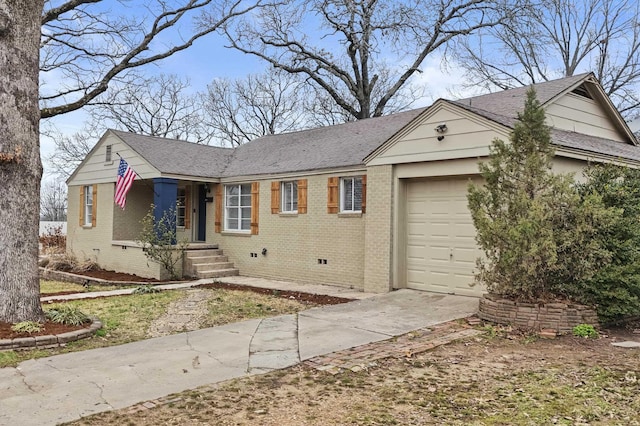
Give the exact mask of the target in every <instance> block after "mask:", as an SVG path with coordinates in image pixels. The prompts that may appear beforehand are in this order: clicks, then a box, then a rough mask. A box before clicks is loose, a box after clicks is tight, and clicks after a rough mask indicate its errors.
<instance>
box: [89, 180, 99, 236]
mask: <svg viewBox="0 0 640 426" xmlns="http://www.w3.org/2000/svg"><path fill="white" fill-rule="evenodd" d="M92 203H93V204H91V226H93V227H95V226H96V216H97V213H98V185H97V184H95V185H93V201H92Z"/></svg>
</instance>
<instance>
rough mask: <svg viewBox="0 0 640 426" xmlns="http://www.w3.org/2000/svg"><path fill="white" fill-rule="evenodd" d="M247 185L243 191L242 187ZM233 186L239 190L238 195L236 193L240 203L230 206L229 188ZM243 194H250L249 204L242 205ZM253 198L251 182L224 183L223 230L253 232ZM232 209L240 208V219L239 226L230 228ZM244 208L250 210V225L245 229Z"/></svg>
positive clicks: (238, 217) (243, 232)
mask: <svg viewBox="0 0 640 426" xmlns="http://www.w3.org/2000/svg"><path fill="white" fill-rule="evenodd" d="M243 186H244V187H246V188H245V189H246V192H243V191H242V187H243ZM232 187H237V188H238V190H239V193H238V195H236V196H237V197H238V205H237V206H229V205H228V204H227V201H228V196H229V194H228V191H229V188H232ZM243 195H248V196H249V197H248V199H249V204H248V205H244V206H243V205H242V196H243ZM252 200H253V196H252V192H251V184H250V183H238V184H227V185H224V205H223V208H224V227H223V232H231V233H242V234H249V233H251V212H252V207H253V206H252ZM230 209H237V210H238V216H237V221H238V227H237V228H230V227H229V211H230ZM243 209H248V210H249V218H248V219H249V225H248V228H247V229H243V228H242V219H243V218H242V211H243Z"/></svg>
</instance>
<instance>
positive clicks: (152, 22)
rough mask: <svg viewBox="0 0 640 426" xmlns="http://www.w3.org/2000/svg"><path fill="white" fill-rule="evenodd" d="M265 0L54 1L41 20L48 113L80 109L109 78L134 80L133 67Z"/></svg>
mask: <svg viewBox="0 0 640 426" xmlns="http://www.w3.org/2000/svg"><path fill="white" fill-rule="evenodd" d="M261 3H262V0H255V1H253V2H245V1H243V0H174V1H170V2H168V1H166V0H148V1H134V2H118V3H117V4H114V5H113V6H112V9H108V6H107V4H106V2H105V1H104V0H59V1H55V0H47V2H46V8H45V10H44V12H43V14H42V19H41V24H42V38H41V60H40V70H41V75H40V76H41V92H40V102H41V115H42V118H47V117H53V116H55V115H59V114H64V113H67V112H70V111H75V110H77V109H80V108H82V107H83V106H85V105H87V104H89V103H90V102H92V101H94V100H95V99H96V98H97V97H98V96H99V95H101V94H102V93H104V92H106V91H107V90H108V88H109V85H110V84H113V83H120V84H124V85H126V84H129V83H133V82H134V81H135V75H133V74H132V71H135V70H136V69H138V68H140V67H142V66H145V65H148V64H151V63H154V62H158V61H160V60H162V59H165V58H167V57H169V56H171V55H173V54H175V53H177V52H180V51H182V50H185V49H187V48H189V47H190V46H191V45H193V43H194V42H195V41H196V40H198V39H200V38H202V37H204V36H206V35H208V34H210V33H212V32H214V31H216V30H217V29H218V28H219V27H220V26H222V25H225V24H227V23H228V22H229V21H230V20H232V19H233V18H235V17H238V16H241V15H243V14H245V13H247V12H249V11H252V10H255V9H256V8H259V7H260V6H261V5H262V4H261ZM140 14H143V15H142V16H141V15H140ZM192 22H194V24H193V25H192ZM167 40H178V41H177V42H169V41H167Z"/></svg>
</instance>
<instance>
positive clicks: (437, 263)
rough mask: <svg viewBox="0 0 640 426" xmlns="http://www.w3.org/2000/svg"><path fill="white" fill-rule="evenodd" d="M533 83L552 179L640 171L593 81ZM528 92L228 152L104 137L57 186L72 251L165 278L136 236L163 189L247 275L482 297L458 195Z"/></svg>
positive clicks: (639, 155) (438, 105)
mask: <svg viewBox="0 0 640 426" xmlns="http://www.w3.org/2000/svg"><path fill="white" fill-rule="evenodd" d="M535 88H536V91H537V93H538V98H539V100H540V101H541V103H542V104H543V106H544V108H545V109H546V112H547V121H548V123H549V125H550V126H551V127H552V136H553V140H554V144H555V146H556V158H555V161H554V168H555V169H556V170H557V171H561V172H576V173H579V172H580V171H581V170H582V169H583V168H584V167H585V166H586V164H587V162H588V161H622V162H625V163H628V164H630V165H633V166H637V165H638V164H640V148H638V147H637V146H636V144H637V140H636V138H635V137H634V136H633V133H631V131H630V130H629V128H628V127H627V125H626V124H625V122H624V120H622V118H621V117H620V114H619V113H618V112H617V111H616V110H615V109H614V108H613V106H612V105H611V102H610V101H609V99H608V98H607V97H606V95H605V94H604V92H603V91H602V88H601V87H600V85H599V83H598V82H597V81H596V80H595V78H594V77H593V75H592V74H585V75H580V76H575V77H569V78H564V79H560V80H555V81H552V82H547V83H541V84H538V85H536V86H535ZM525 91H526V88H520V89H513V90H509V91H503V92H498V93H494V94H488V95H483V96H478V97H474V98H469V99H463V100H459V101H447V100H442V99H441V100H438V101H436V102H435V103H434V104H433V105H431V106H430V107H428V108H421V109H416V110H411V111H407V112H403V113H398V114H393V115H389V116H384V117H379V118H371V119H367V120H360V121H357V122H352V123H345V124H341V125H337V126H330V127H324V128H319V129H311V130H305V131H299V132H293V133H287V134H282V135H271V136H265V137H263V138H259V139H257V140H255V141H252V142H250V143H247V144H245V145H242V146H240V147H238V148H235V149H231V148H219V147H208V146H202V145H195V144H191V143H188V142H183V141H174V140H167V139H163V138H155V137H147V136H140V135H134V134H131V133H126V132H121V131H115V130H109V131H107V132H106V133H105V135H104V136H103V137H102V138H101V139H100V141H98V143H97V144H96V146H95V147H94V148H93V150H92V151H91V152H90V153H89V154H88V156H87V158H86V159H85V160H84V161H83V162H82V164H80V166H79V167H78V168H77V169H76V171H75V172H74V174H73V175H72V176H71V177H70V178H69V180H68V185H69V191H68V196H69V207H68V241H69V244H68V246H69V247H68V250H69V252H71V253H73V254H74V255H75V256H77V257H79V258H91V259H94V260H96V261H97V262H98V263H99V264H100V265H101V266H103V267H105V268H109V269H115V270H118V271H123V272H130V273H135V274H138V275H141V276H149V277H156V278H159V277H161V276H162V271H161V270H160V268H159V266H158V265H154V264H151V263H149V264H148V263H147V260H146V258H145V257H144V254H143V253H142V250H141V248H140V247H139V246H138V245H137V244H136V243H135V239H136V237H137V233H138V232H139V229H140V228H139V226H140V225H139V223H140V220H141V219H142V217H143V216H144V215H145V214H146V212H147V211H148V210H149V206H150V205H151V203H153V202H154V200H155V198H157V196H158V193H160V194H169V195H168V196H169V197H173V200H176V199H177V198H179V199H180V200H181V203H182V204H184V205H185V208H184V211H185V213H184V216H185V217H183V218H181V219H180V225H179V226H178V234H179V235H180V236H181V237H185V238H187V239H188V240H189V241H192V242H194V243H195V242H200V243H205V244H209V245H216V246H218V247H219V248H220V249H222V250H223V251H224V256H225V260H224V262H227V261H228V262H231V263H233V264H234V265H235V267H236V268H238V269H239V271H240V273H241V274H243V275H249V276H260V277H268V278H273V279H282V280H292V281H300V282H311V283H322V284H331V285H338V286H345V287H352V288H356V289H360V290H364V291H372V292H387V291H390V290H392V289H394V288H406V287H408V288H416V289H422V290H427V291H439V292H445V293H456V294H466V295H470V296H478V295H480V294H481V293H482V288H479V287H469V284H470V283H471V282H472V281H473V268H474V266H475V258H476V257H477V256H478V255H479V253H478V250H477V247H476V246H475V240H474V235H475V230H474V229H473V227H472V224H471V221H470V215H469V212H468V211H467V209H466V186H467V184H468V182H469V181H472V180H475V181H478V167H477V164H478V161H482V159H483V158H486V157H487V156H488V154H489V145H490V143H491V141H492V140H493V139H494V138H496V137H499V138H502V139H505V140H506V139H507V138H508V135H509V132H510V131H511V129H512V128H513V125H514V123H515V121H516V118H517V112H518V111H519V110H522V107H523V104H524V97H525ZM108 153H117V154H118V155H121V156H122V157H123V158H125V159H126V160H127V161H128V162H129V165H130V166H131V167H133V168H134V169H135V170H136V172H137V173H138V174H139V175H140V178H138V179H137V180H136V181H135V183H134V185H133V188H132V190H131V191H130V193H129V195H128V197H127V207H126V209H125V210H124V211H122V210H121V209H120V208H118V207H117V206H115V205H114V203H113V201H112V200H113V192H114V182H115V176H116V169H117V161H116V160H117V158H115V157H109V156H108ZM576 178H580V176H579V174H578V175H576ZM88 191H91V192H92V194H93V199H88V198H87V196H86V194H88ZM88 216H94V217H92V218H91V219H92V221H91V220H88ZM243 218H244V220H243Z"/></svg>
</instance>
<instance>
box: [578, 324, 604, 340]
mask: <svg viewBox="0 0 640 426" xmlns="http://www.w3.org/2000/svg"><path fill="white" fill-rule="evenodd" d="M573 335H574V336H576V337H584V338H585V339H596V338H597V337H598V331H597V330H596V329H595V328H594V327H593V326H592V325H590V324H579V325H576V326H575V327H573Z"/></svg>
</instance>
